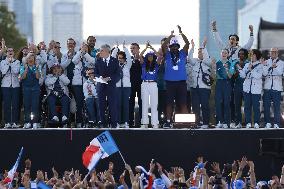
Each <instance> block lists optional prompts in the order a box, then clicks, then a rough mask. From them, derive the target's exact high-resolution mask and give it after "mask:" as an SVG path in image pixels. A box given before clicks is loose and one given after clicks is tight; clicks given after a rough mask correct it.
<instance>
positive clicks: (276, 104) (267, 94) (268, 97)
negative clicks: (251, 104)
mask: <svg viewBox="0 0 284 189" xmlns="http://www.w3.org/2000/svg"><path fill="white" fill-rule="evenodd" d="M262 98H263V108H264V121H265V123H272V122H271V120H270V106H271V102H273V111H274V122H273V123H274V124H277V125H279V126H280V117H281V115H280V103H281V92H280V91H275V90H264V93H263V97H262Z"/></svg>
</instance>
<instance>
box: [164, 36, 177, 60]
mask: <svg viewBox="0 0 284 189" xmlns="http://www.w3.org/2000/svg"><path fill="white" fill-rule="evenodd" d="M172 37H174V31H171V35H170V36H169V37H168V38H167V39H166V40H165V41H164V43H163V44H162V51H163V56H164V57H165V56H166V52H167V50H168V44H169V43H170V41H171V38H172Z"/></svg>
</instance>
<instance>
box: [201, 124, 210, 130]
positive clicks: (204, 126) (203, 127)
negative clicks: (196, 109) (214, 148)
mask: <svg viewBox="0 0 284 189" xmlns="http://www.w3.org/2000/svg"><path fill="white" fill-rule="evenodd" d="M208 127H209V126H208V125H201V126H200V128H201V129H208Z"/></svg>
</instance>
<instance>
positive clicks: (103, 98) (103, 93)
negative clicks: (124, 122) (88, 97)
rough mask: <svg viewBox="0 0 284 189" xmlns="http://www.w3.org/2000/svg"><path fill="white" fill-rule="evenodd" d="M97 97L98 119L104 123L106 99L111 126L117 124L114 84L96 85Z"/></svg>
mask: <svg viewBox="0 0 284 189" xmlns="http://www.w3.org/2000/svg"><path fill="white" fill-rule="evenodd" d="M97 92H98V99H99V108H100V120H101V122H102V124H103V125H106V124H107V122H106V119H105V112H106V105H107V101H108V108H109V114H110V119H111V126H112V127H116V126H117V114H118V109H117V94H116V92H117V91H116V86H114V85H108V84H101V83H99V84H98V85H97Z"/></svg>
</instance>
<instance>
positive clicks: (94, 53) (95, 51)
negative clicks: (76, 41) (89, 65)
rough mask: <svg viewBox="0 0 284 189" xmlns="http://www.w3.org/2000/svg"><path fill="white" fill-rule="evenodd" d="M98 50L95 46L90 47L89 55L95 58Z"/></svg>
mask: <svg viewBox="0 0 284 189" xmlns="http://www.w3.org/2000/svg"><path fill="white" fill-rule="evenodd" d="M98 52H99V49H96V48H94V49H92V50H91V53H90V55H91V57H93V58H96V56H97V53H98Z"/></svg>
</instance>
